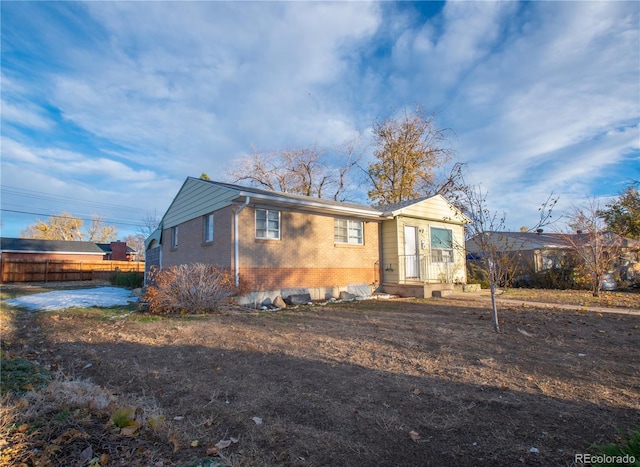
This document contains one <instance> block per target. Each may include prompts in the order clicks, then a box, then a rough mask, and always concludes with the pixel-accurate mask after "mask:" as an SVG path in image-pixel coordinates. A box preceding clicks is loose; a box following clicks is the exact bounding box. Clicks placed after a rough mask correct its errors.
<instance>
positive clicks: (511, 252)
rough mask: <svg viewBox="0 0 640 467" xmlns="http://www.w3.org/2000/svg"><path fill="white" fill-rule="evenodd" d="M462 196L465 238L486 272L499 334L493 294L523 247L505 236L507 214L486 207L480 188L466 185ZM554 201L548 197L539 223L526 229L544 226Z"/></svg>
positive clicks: (555, 201) (513, 266)
mask: <svg viewBox="0 0 640 467" xmlns="http://www.w3.org/2000/svg"><path fill="white" fill-rule="evenodd" d="M464 193H465V196H464V205H465V209H464V213H465V215H466V216H467V217H468V218H469V219H470V220H471V222H470V223H469V224H468V225H467V236H468V237H470V238H469V240H468V246H469V244H473V245H474V246H475V248H474V250H475V252H476V254H478V256H479V258H478V260H479V261H481V262H482V263H483V264H484V266H485V268H486V270H487V273H488V279H489V289H490V292H491V311H492V319H493V329H494V330H495V331H496V332H500V324H499V320H498V307H497V303H496V292H497V289H498V287H499V285H500V284H501V283H507V281H508V279H509V276H510V275H511V274H513V272H514V269H515V267H516V264H517V252H518V250H519V249H520V248H521V247H522V245H521V244H518V242H517V241H515V240H513V239H511V238H510V237H509V236H508V235H507V234H506V232H505V230H506V229H505V220H506V214H505V213H504V212H503V213H498V212H496V211H491V210H490V209H489V208H488V203H487V194H486V192H484V191H483V190H482V189H481V188H480V187H479V186H467V187H466V188H465V191H464ZM557 202H558V198H557V197H556V198H554V197H553V196H552V195H550V196H549V198H547V200H546V201H545V202H544V203H543V204H542V205H541V207H540V208H539V209H538V211H539V212H540V213H541V214H540V220H539V222H538V223H537V224H536V225H535V226H533V227H532V228H530V229H528V230H532V231H535V230H538V229H540V228H542V227H543V226H545V225H547V224H548V223H549V221H550V219H551V217H552V211H553V207H554V206H555V205H556V203H557Z"/></svg>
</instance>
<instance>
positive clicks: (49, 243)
mask: <svg viewBox="0 0 640 467" xmlns="http://www.w3.org/2000/svg"><path fill="white" fill-rule="evenodd" d="M0 252H1V253H2V254H3V255H4V257H5V258H12V259H31V260H47V259H49V260H53V259H56V260H70V261H71V260H73V261H82V260H100V259H104V260H113V261H133V260H134V258H135V254H136V251H135V250H134V249H133V248H131V247H128V246H127V244H126V243H125V242H119V241H118V242H111V243H94V242H81V241H75V240H40V239H34V238H9V237H2V238H1V239H0Z"/></svg>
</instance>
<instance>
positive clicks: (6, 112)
mask: <svg viewBox="0 0 640 467" xmlns="http://www.w3.org/2000/svg"><path fill="white" fill-rule="evenodd" d="M0 105H1V107H2V120H3V121H4V122H5V124H7V123H11V124H17V125H20V126H24V127H27V128H36V129H39V130H46V129H48V128H50V127H51V126H52V125H53V121H51V120H50V119H49V118H47V117H45V116H43V115H42V112H41V109H39V108H38V107H36V106H35V105H33V104H30V103H28V102H22V103H10V102H7V101H5V100H4V99H3V100H2V102H1V103H0Z"/></svg>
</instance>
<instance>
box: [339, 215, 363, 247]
mask: <svg viewBox="0 0 640 467" xmlns="http://www.w3.org/2000/svg"><path fill="white" fill-rule="evenodd" d="M339 230H341V231H342V232H341V233H340V234H338V231H339ZM345 237H346V241H345ZM333 241H334V243H337V244H341V245H364V222H363V221H356V220H351V219H341V218H334V220H333Z"/></svg>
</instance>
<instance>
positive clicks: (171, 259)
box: [146, 177, 466, 302]
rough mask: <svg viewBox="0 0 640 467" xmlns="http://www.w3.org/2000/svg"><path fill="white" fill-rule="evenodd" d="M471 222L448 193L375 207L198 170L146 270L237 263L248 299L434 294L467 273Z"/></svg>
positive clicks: (154, 240)
mask: <svg viewBox="0 0 640 467" xmlns="http://www.w3.org/2000/svg"><path fill="white" fill-rule="evenodd" d="M465 222H466V218H464V217H463V216H461V215H459V214H457V211H456V210H455V209H454V208H453V207H452V206H451V205H450V204H449V203H448V202H447V201H446V200H445V199H444V198H443V197H441V196H435V197H432V198H427V199H422V200H416V201H411V202H407V203H403V205H402V206H390V207H387V208H384V207H377V208H373V207H369V206H363V205H359V204H351V203H341V202H336V201H330V200H324V199H319V198H312V197H308V196H300V195H292V194H288V193H280V192H274V191H269V190H262V189H258V188H250V187H243V186H239V185H231V184H227V183H221V182H215V181H209V180H201V179H198V178H192V177H189V178H187V179H186V181H185V182H184V184H183V185H182V187H181V188H180V190H179V191H178V193H177V195H176V197H175V198H174V200H173V202H172V203H171V205H170V206H169V209H168V210H167V212H166V213H165V215H164V216H163V218H162V221H161V223H160V225H159V227H158V229H157V230H156V231H155V232H154V233H153V234H152V235H151V236H150V237H149V238H148V239H147V241H146V258H147V270H148V269H149V268H151V267H152V266H155V267H162V268H166V267H170V266H175V265H180V264H189V263H194V262H204V263H209V264H213V265H215V266H217V267H222V268H228V269H229V270H231V271H232V272H233V273H234V274H235V276H236V280H237V281H238V282H239V281H240V279H242V282H243V285H244V286H245V287H246V288H247V289H248V290H249V291H250V293H249V294H247V295H246V296H244V297H242V298H241V300H244V301H245V302H261V301H262V300H264V299H266V298H270V299H274V298H275V297H276V296H277V295H282V296H283V297H285V296H286V295H287V294H291V293H303V292H304V293H309V294H310V295H311V296H312V298H314V299H325V298H328V297H331V296H334V297H337V296H338V294H339V292H340V291H343V290H344V291H349V292H352V293H356V294H363V293H364V291H365V290H366V291H368V293H370V292H371V291H373V290H386V291H390V290H391V289H393V291H394V293H399V292H402V291H403V290H404V291H407V290H409V289H407V287H408V286H414V289H411V291H410V292H411V295H416V296H424V294H428V295H429V296H430V293H431V290H432V288H434V287H436V286H438V287H439V288H452V287H453V283H454V282H459V283H464V282H465V278H466V276H465V263H464V261H465V255H464V253H459V250H456V248H454V244H458V243H462V244H463V243H464V235H463V225H464V223H465ZM434 247H435V248H434ZM425 284H430V285H432V286H431V287H426V286H425ZM415 286H417V289H416V288H415ZM403 287H404V288H403ZM436 288H437V287H436Z"/></svg>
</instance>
